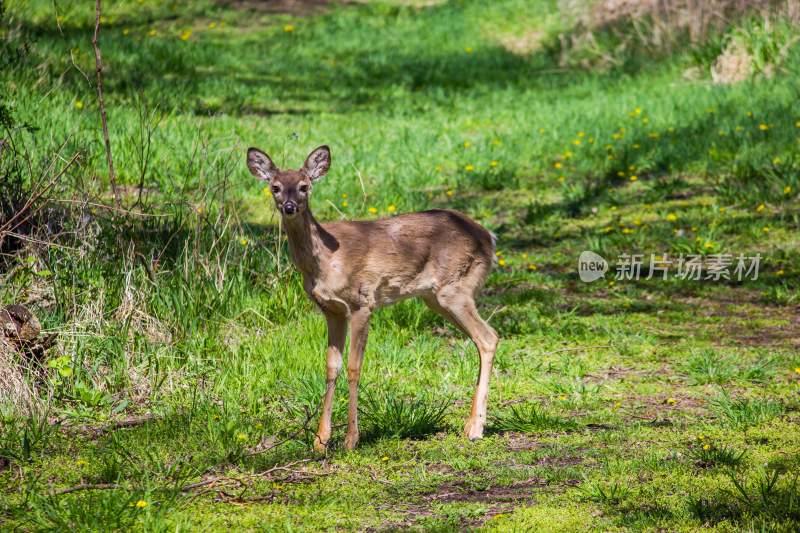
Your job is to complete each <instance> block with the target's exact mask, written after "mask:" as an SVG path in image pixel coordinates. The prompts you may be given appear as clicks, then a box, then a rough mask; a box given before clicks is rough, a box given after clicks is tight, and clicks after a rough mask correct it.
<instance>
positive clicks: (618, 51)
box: [560, 0, 800, 77]
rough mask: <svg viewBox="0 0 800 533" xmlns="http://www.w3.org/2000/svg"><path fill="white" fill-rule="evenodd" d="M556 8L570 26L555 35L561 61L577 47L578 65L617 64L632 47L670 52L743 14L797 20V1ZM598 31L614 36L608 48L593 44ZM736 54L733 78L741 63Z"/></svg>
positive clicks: (703, 0) (650, 0)
mask: <svg viewBox="0 0 800 533" xmlns="http://www.w3.org/2000/svg"><path fill="white" fill-rule="evenodd" d="M560 7H561V12H562V13H563V14H564V16H565V17H567V18H568V19H569V20H570V21H571V23H572V24H573V27H574V30H573V31H572V32H571V33H570V34H569V35H562V36H561V48H562V57H561V61H562V63H564V64H568V63H570V62H572V61H571V57H570V55H571V53H574V52H575V51H576V50H582V51H585V52H586V54H585V55H586V56H588V58H587V57H584V58H582V59H581V60H580V61H579V63H581V64H583V65H584V66H598V65H600V66H602V65H603V64H606V65H612V64H618V63H619V62H620V60H619V59H618V58H619V56H621V55H622V53H623V52H625V51H629V50H631V49H634V48H642V47H644V48H649V49H654V50H664V51H670V50H671V49H673V48H674V47H675V46H677V45H683V44H685V43H687V42H688V43H691V44H693V45H696V44H700V43H703V42H705V41H706V40H707V39H708V37H709V36H710V35H711V34H712V32H716V31H721V30H723V29H725V28H727V27H729V26H730V25H731V24H732V23H733V22H735V21H736V20H738V19H740V18H741V17H743V16H745V15H751V14H758V15H761V16H764V17H778V16H779V17H785V18H788V19H789V20H791V21H794V22H797V21H800V0H598V1H594V0H562V2H561V6H560ZM600 33H604V34H609V35H611V36H613V37H614V41H615V43H616V44H615V49H614V50H611V51H609V50H606V49H604V48H603V47H601V46H599V45H598V39H597V36H598V35H599V34H600ZM733 52H734V50H732V51H731V54H732V55H733ZM737 56H738V59H739V61H738V62H737V65H736V70H737V74H736V76H737V77H738V76H741V74H740V72H741V71H742V70H743V68H742V66H741V58H742V55H741V54H737ZM726 61H728V60H726Z"/></svg>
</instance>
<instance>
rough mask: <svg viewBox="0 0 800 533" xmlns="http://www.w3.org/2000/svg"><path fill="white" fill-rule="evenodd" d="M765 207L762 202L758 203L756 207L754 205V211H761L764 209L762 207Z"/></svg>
mask: <svg viewBox="0 0 800 533" xmlns="http://www.w3.org/2000/svg"><path fill="white" fill-rule="evenodd" d="M766 208H767V206H766V205H764V204H758V207H756V211H757V212H759V213H760V212H761V211H763V210H764V209H766Z"/></svg>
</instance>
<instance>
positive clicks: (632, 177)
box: [631, 176, 639, 181]
mask: <svg viewBox="0 0 800 533" xmlns="http://www.w3.org/2000/svg"><path fill="white" fill-rule="evenodd" d="M638 179H639V176H631V181H636V180H638Z"/></svg>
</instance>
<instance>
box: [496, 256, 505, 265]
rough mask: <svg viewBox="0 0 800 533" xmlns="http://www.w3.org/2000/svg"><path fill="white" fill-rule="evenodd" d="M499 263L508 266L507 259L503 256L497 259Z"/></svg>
mask: <svg viewBox="0 0 800 533" xmlns="http://www.w3.org/2000/svg"><path fill="white" fill-rule="evenodd" d="M497 264H498V265H500V266H501V267H502V266H506V260H505V259H503V258H502V257H501V258H500V259H498V260H497Z"/></svg>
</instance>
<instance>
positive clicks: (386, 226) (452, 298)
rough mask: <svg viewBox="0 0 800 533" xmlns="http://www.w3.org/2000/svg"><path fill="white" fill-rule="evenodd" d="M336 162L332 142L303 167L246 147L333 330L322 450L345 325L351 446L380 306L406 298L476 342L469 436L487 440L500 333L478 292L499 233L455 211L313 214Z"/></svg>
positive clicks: (317, 443)
mask: <svg viewBox="0 0 800 533" xmlns="http://www.w3.org/2000/svg"><path fill="white" fill-rule="evenodd" d="M330 166H331V152H330V149H329V148H328V146H325V145H323V146H320V147H318V148H316V149H314V150H313V151H312V152H311V153H310V154H309V155H308V157H307V158H306V160H305V162H304V163H303V166H302V167H301V168H300V169H299V170H281V169H279V168H278V167H277V166H276V165H275V163H274V162H273V161H272V159H271V158H270V157H269V155H267V154H266V153H265V152H263V151H261V150H259V149H257V148H249V149H248V151H247V167H248V169H249V170H250V172H251V173H252V174H253V176H255V177H256V178H257V179H259V180H263V181H265V182H266V183H267V186H268V187H269V191H270V192H271V193H272V197H273V199H274V200H275V206H276V208H277V209H278V211H279V213H280V216H281V222H282V226H283V227H284V228H285V231H286V235H287V240H288V245H289V252H290V255H291V260H292V263H293V264H294V266H295V268H296V269H297V270H299V271H300V273H301V274H302V278H303V289H304V290H305V292H306V294H307V295H308V297H309V298H310V299H311V300H312V302H313V303H314V304H316V307H318V308H319V309H320V310H321V311H322V314H323V315H324V317H325V320H326V322H327V327H328V344H327V354H326V362H327V374H326V388H325V392H324V396H323V398H322V410H321V414H320V419H319V426H318V429H317V433H316V436H315V439H314V449H315V450H316V451H317V452H320V453H326V452H327V450H328V444H329V441H330V438H331V418H332V414H333V400H334V390H335V386H336V379H337V377H338V375H339V372H340V371H341V368H342V357H343V353H344V347H345V336H346V330H347V327H348V324H349V328H350V345H349V350H348V352H347V382H348V388H349V402H348V415H347V432H346V434H345V440H344V447H345V449H346V450H353V449H354V448H355V447H356V445H357V444H358V440H359V429H358V383H359V379H360V377H361V366H362V362H363V357H364V349H365V348H366V345H367V335H368V330H369V320H370V316H371V315H372V313H373V312H374V311H375V310H377V309H379V308H381V307H385V306H388V305H391V304H393V303H396V302H399V301H401V300H404V299H407V298H413V297H417V298H421V299H422V300H423V302H425V304H426V305H427V306H428V307H429V308H431V309H432V310H433V311H434V312H436V313H438V314H439V315H441V316H442V317H444V318H445V319H446V320H448V321H450V322H452V323H453V324H454V325H455V326H456V328H458V329H459V330H461V331H462V332H464V333H465V334H466V335H467V336H468V337H469V338H470V339H471V340H472V342H473V343H474V344H475V347H476V348H477V350H478V356H479V361H480V364H479V368H480V369H479V372H478V379H477V383H476V385H475V393H474V396H473V399H472V410H471V412H470V416H469V418H468V419H467V421H466V424H465V425H464V435H465V436H466V437H467V438H468V439H469V440H475V439H479V438H481V437H483V429H484V424H485V422H486V409H487V399H488V395H489V377H490V374H491V371H492V360H493V359H494V355H495V352H496V350H497V344H498V341H499V337H498V335H497V333H496V332H495V330H494V329H492V327H491V326H490V325H489V324H488V323H487V322H486V321H485V320H483V319H482V318H481V316H480V315H479V314H478V310H477V307H476V305H475V298H476V297H477V295H478V293H479V291H480V290H481V289H482V288H483V285H484V283H485V281H486V278H487V276H488V275H489V273H490V271H491V269H492V266H493V265H494V261H495V257H496V256H495V246H496V238H495V236H494V234H493V233H491V232H490V231H489V230H487V229H486V228H484V227H483V226H481V225H480V224H478V223H477V222H475V221H474V220H472V219H471V218H469V217H468V216H466V215H464V214H462V213H460V212H458V211H453V210H446V209H432V210H429V211H421V212H416V213H407V214H401V215H396V216H391V217H388V218H382V219H377V220H363V221H346V220H341V221H332V222H325V223H320V222H318V221H317V220H316V219H315V218H314V215H313V214H312V212H311V207H310V203H309V201H310V199H311V191H312V189H313V187H314V185H315V184H316V183H317V182H318V181H319V180H321V179H322V178H323V176H325V175H326V174H327V172H328V170H329V169H330Z"/></svg>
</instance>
